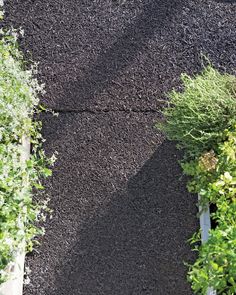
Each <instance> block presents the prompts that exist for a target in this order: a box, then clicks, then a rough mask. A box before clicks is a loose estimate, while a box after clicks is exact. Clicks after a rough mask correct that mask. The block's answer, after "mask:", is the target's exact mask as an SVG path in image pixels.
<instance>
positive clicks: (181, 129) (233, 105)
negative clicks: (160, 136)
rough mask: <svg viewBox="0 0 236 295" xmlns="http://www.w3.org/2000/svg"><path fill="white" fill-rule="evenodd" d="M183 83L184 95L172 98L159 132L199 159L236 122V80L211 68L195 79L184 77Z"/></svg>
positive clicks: (184, 75) (179, 93)
mask: <svg viewBox="0 0 236 295" xmlns="http://www.w3.org/2000/svg"><path fill="white" fill-rule="evenodd" d="M182 81H183V86H184V91H183V92H177V91H172V92H171V93H170V94H169V97H170V98H171V99H170V103H169V107H168V108H166V109H165V110H164V115H165V118H166V122H165V123H164V124H159V125H158V128H160V129H162V130H163V131H164V132H165V133H166V135H167V137H168V138H169V139H170V140H174V141H178V144H179V147H181V148H184V149H185V150H186V151H187V153H188V154H190V155H196V154H197V155H198V154H200V153H201V152H203V151H205V150H209V149H211V148H214V147H215V146H216V145H217V142H218V141H219V140H221V138H222V134H221V133H222V131H223V130H225V129H227V128H229V127H230V126H232V123H233V122H234V118H235V116H236V78H235V77H234V76H231V75H228V74H220V73H219V72H218V71H217V70H215V69H213V68H212V67H211V66H208V67H206V68H205V69H204V71H203V72H202V73H201V74H200V75H197V76H196V77H194V78H191V77H190V76H188V75H186V74H183V75H182Z"/></svg>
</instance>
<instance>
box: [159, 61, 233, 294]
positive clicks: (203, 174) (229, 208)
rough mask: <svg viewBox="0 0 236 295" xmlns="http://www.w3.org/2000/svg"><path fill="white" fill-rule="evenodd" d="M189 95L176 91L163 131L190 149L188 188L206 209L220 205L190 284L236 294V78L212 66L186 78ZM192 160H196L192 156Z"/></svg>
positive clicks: (200, 290) (201, 289)
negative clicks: (207, 205) (193, 76)
mask: <svg viewBox="0 0 236 295" xmlns="http://www.w3.org/2000/svg"><path fill="white" fill-rule="evenodd" d="M182 79H183V82H184V91H183V92H182V93H178V92H176V91H173V92H172V93H171V95H170V97H171V101H170V106H169V107H168V108H167V109H166V110H165V111H164V114H165V116H166V122H165V123H164V124H162V125H161V126H160V125H159V126H160V127H161V129H162V130H164V131H165V132H166V133H167V136H168V137H169V138H170V139H172V140H176V141H178V143H179V146H180V147H181V148H184V149H185V152H186V156H187V157H185V161H184V162H182V164H181V165H182V168H183V170H184V173H185V174H187V175H188V176H191V179H190V181H189V183H188V189H189V191H190V192H192V193H198V194H199V195H200V200H201V205H202V206H203V208H204V205H206V203H210V204H214V205H215V207H216V212H214V213H211V218H212V219H214V221H215V224H216V227H215V228H214V229H212V230H211V231H210V235H209V239H208V241H207V242H206V243H204V244H202V245H201V244H200V246H199V242H200V239H199V235H196V234H194V235H193V238H192V243H193V244H194V245H195V248H194V250H197V251H198V253H199V255H198V258H197V260H196V261H195V263H194V264H193V265H191V266H190V267H189V274H188V280H189V281H190V282H191V284H192V289H193V291H194V293H195V294H202V295H205V294H206V293H207V290H208V288H209V287H212V288H213V289H214V290H216V291H217V294H227V295H233V294H236V116H235V111H236V91H235V89H236V86H235V85H236V78H235V77H234V76H230V75H227V74H220V73H219V72H218V71H216V70H214V69H213V68H212V67H210V66H208V67H207V68H206V69H205V70H204V71H203V73H202V74H200V75H198V76H196V77H195V78H190V77H189V76H186V75H182ZM189 156H190V157H189Z"/></svg>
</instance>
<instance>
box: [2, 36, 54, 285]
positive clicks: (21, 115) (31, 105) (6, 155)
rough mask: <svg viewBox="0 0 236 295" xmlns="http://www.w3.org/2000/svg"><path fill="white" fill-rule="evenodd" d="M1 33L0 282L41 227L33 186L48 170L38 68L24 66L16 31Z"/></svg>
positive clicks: (41, 205) (39, 206)
mask: <svg viewBox="0 0 236 295" xmlns="http://www.w3.org/2000/svg"><path fill="white" fill-rule="evenodd" d="M0 33H1V37H0V283H2V282H3V281H5V280H6V279H7V275H8V273H7V271H6V266H7V265H9V263H11V262H13V261H14V259H15V256H16V253H17V251H18V250H19V247H20V245H23V244H24V243H22V241H25V243H26V246H27V249H28V250H31V249H32V246H33V239H34V237H35V236H36V235H38V234H40V233H42V232H43V230H42V229H39V228H38V227H37V226H36V225H35V222H36V221H39V220H40V217H41V216H42V210H44V209H46V203H45V201H42V202H36V201H34V200H33V195H32V189H33V188H43V186H42V184H41V182H40V179H41V177H43V176H49V175H51V171H50V170H49V169H48V168H47V166H48V165H50V164H52V163H53V160H54V159H53V158H51V159H47V158H46V156H45V154H44V152H43V150H42V148H41V142H42V137H41V134H40V132H39V131H40V126H41V124H40V123H37V122H34V121H33V119H32V118H33V114H34V113H35V111H36V107H37V105H38V103H39V99H38V95H39V94H40V93H43V87H42V86H41V85H39V84H38V82H37V80H36V79H35V78H34V75H35V73H36V67H35V66H32V67H31V68H30V69H27V68H26V66H25V62H24V59H23V55H22V53H21V52H20V50H19V49H18V46H17V34H18V33H17V32H16V31H14V30H11V31H7V32H4V31H3V30H1V32H0ZM23 135H24V136H26V137H28V138H31V143H32V154H31V156H30V158H29V159H28V160H27V161H24V162H23V161H22V160H21V157H22V137H23Z"/></svg>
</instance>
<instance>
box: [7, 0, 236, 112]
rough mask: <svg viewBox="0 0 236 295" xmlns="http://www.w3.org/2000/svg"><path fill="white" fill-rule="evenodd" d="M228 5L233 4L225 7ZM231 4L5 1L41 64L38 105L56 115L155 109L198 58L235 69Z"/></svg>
mask: <svg viewBox="0 0 236 295" xmlns="http://www.w3.org/2000/svg"><path fill="white" fill-rule="evenodd" d="M231 2H234V3H231ZM235 14H236V3H235V1H223V0H222V1H220V0H219V1H215V0H198V1H196V0H165V1H164V0H145V1H144V0H113V1H112V0H103V1H98V0H94V1H91V0H87V1H86V0H67V1H63V0H40V1H35V0H11V1H6V16H7V21H8V22H10V23H12V24H14V25H15V26H22V27H23V28H24V29H25V33H26V38H25V39H24V40H23V43H22V45H23V47H24V49H25V50H29V51H30V52H31V54H32V57H33V59H34V60H35V61H39V62H40V77H41V79H42V81H43V82H45V83H46V85H47V88H46V89H47V95H46V96H45V98H44V101H45V102H46V103H47V104H48V105H50V106H51V107H54V108H58V109H64V110H65V109H77V110H84V109H93V110H94V109H105V110H106V109H130V108H131V109H138V110H139V109H141V110H144V109H150V108H154V109H156V108H157V107H158V106H160V102H158V100H157V99H160V98H163V93H164V92H166V91H168V90H169V89H171V88H172V87H173V86H178V85H179V76H180V73H181V72H183V71H184V72H187V73H193V72H197V71H198V70H199V69H200V66H201V62H200V60H201V59H200V53H201V52H202V53H203V54H206V55H208V56H209V58H210V59H211V60H212V62H213V63H214V64H215V65H216V66H217V67H219V68H221V69H227V70H228V71H233V70H234V69H235V68H236V30H235V27H236V17H235Z"/></svg>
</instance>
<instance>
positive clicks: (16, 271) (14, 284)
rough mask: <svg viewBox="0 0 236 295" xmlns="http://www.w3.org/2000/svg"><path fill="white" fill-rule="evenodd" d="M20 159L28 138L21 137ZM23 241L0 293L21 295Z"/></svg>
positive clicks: (24, 155) (26, 153) (27, 148)
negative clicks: (8, 277)
mask: <svg viewBox="0 0 236 295" xmlns="http://www.w3.org/2000/svg"><path fill="white" fill-rule="evenodd" d="M22 148H23V149H22V155H21V161H26V160H27V159H28V158H29V156H30V140H29V138H27V137H25V136H23V137H22ZM24 262H25V243H24V241H23V242H22V244H21V245H20V246H19V251H18V253H17V256H16V260H15V262H14V263H12V264H11V265H9V267H8V272H9V275H10V279H9V280H8V281H7V282H5V283H3V284H2V285H1V286H0V295H22V294H23V282H24Z"/></svg>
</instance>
